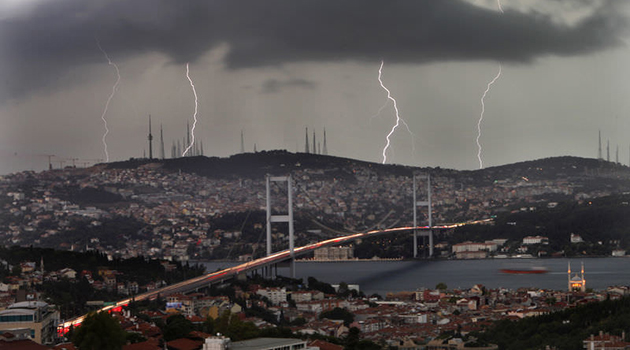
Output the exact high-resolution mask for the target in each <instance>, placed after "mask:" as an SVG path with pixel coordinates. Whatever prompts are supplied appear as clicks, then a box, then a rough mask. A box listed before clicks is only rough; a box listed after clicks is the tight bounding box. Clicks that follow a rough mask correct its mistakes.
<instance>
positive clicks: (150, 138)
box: [149, 114, 153, 159]
mask: <svg viewBox="0 0 630 350" xmlns="http://www.w3.org/2000/svg"><path fill="white" fill-rule="evenodd" d="M149 159H153V135H151V114H149Z"/></svg>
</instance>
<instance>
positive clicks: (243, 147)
mask: <svg viewBox="0 0 630 350" xmlns="http://www.w3.org/2000/svg"><path fill="white" fill-rule="evenodd" d="M241 153H245V138H244V137H243V130H242V129H241Z"/></svg>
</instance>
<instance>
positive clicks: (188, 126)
mask: <svg viewBox="0 0 630 350" xmlns="http://www.w3.org/2000/svg"><path fill="white" fill-rule="evenodd" d="M188 145H190V124H189V123H188V121H186V144H184V147H188Z"/></svg>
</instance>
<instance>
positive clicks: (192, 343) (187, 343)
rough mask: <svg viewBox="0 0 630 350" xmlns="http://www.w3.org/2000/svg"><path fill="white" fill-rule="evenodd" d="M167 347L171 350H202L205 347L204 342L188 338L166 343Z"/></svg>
mask: <svg viewBox="0 0 630 350" xmlns="http://www.w3.org/2000/svg"><path fill="white" fill-rule="evenodd" d="M166 345H168V347H169V349H171V348H172V349H174V350H198V349H201V347H202V346H203V342H202V341H198V340H190V339H188V338H180V339H175V340H171V341H170V342H168V343H166Z"/></svg>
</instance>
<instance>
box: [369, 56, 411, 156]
mask: <svg viewBox="0 0 630 350" xmlns="http://www.w3.org/2000/svg"><path fill="white" fill-rule="evenodd" d="M383 64H384V61H381V66H380V68H379V69H378V82H379V83H380V84H381V87H382V88H383V90H385V91H387V99H389V100H392V102H393V103H394V111H396V124H394V126H393V127H392V129H391V130H390V131H389V134H387V137H386V138H385V139H386V140H387V143H386V144H385V147H384V148H383V164H385V162H387V149H388V148H389V145H390V144H391V141H390V137H391V136H392V135H393V134H394V131H396V129H397V128H398V126H399V125H400V123H402V124H403V125H404V126H405V127H406V128H407V131H409V133H410V134H411V136H412V137H413V133H412V132H411V129H410V128H409V125H408V124H407V122H405V120H404V119H402V118H401V117H400V113H399V112H398V105H397V104H396V99H394V98H393V97H392V94H391V92H390V91H389V89H388V88H386V87H385V84H383V80H382V79H381V76H382V75H383ZM384 107H385V105H383V107H381V109H380V110H379V113H380V111H381V110H382V109H383V108H384ZM377 115H378V114H377ZM412 142H413V139H412ZM412 145H413V143H412ZM413 147H414V148H415V146H413Z"/></svg>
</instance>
